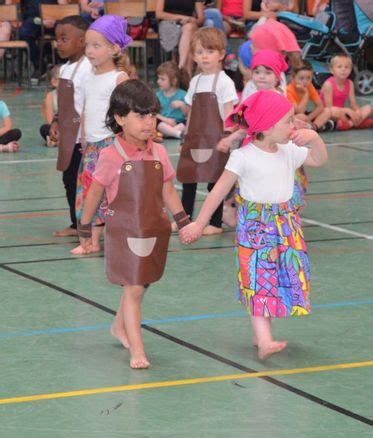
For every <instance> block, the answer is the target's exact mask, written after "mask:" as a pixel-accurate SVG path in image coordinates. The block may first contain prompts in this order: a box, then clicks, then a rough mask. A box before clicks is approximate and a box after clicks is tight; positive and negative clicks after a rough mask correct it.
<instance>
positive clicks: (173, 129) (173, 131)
mask: <svg viewBox="0 0 373 438" xmlns="http://www.w3.org/2000/svg"><path fill="white" fill-rule="evenodd" d="M178 126H179V125H176V126H171V125H168V124H167V123H165V122H160V123H159V124H158V126H157V129H158V131H160V132H161V133H162V134H164V135H166V136H167V137H174V138H181V134H182V133H183V131H182V130H180V128H178Z"/></svg>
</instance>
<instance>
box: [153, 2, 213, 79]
mask: <svg viewBox="0 0 373 438" xmlns="http://www.w3.org/2000/svg"><path fill="white" fill-rule="evenodd" d="M155 14H156V17H157V19H158V20H159V21H160V23H159V37H160V41H161V45H162V47H163V48H164V49H165V50H166V51H167V52H170V51H172V50H173V49H174V48H175V47H176V46H177V45H179V47H178V49H179V63H178V65H179V68H180V69H184V70H185V71H186V72H187V73H188V75H189V76H191V75H192V67H193V58H192V54H191V52H190V42H191V39H192V36H193V34H194V33H195V32H196V30H197V29H198V26H202V24H203V23H204V20H205V15H204V10H203V2H202V0H184V1H183V2H180V0H157V6H156V11H155Z"/></svg>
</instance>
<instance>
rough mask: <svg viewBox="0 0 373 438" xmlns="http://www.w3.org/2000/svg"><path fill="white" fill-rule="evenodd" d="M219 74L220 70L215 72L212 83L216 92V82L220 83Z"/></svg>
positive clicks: (213, 90)
mask: <svg viewBox="0 0 373 438" xmlns="http://www.w3.org/2000/svg"><path fill="white" fill-rule="evenodd" d="M219 75H220V71H218V72H217V73H215V77H214V83H213V84H212V92H213V93H215V94H216V84H217V83H218V79H219Z"/></svg>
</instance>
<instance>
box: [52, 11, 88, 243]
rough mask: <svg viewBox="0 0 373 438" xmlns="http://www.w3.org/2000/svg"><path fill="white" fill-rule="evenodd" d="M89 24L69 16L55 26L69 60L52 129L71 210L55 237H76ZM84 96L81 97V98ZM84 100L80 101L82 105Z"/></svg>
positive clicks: (60, 50) (63, 54)
mask: <svg viewBox="0 0 373 438" xmlns="http://www.w3.org/2000/svg"><path fill="white" fill-rule="evenodd" d="M87 29H88V23H87V22H86V21H85V20H84V19H83V18H82V17H80V16H78V15H74V16H70V17H66V18H64V19H62V20H61V21H59V22H58V24H57V26H56V42H57V51H58V55H59V56H60V57H61V58H62V59H67V63H66V64H64V65H63V66H62V67H61V72H60V78H59V85H58V112H57V115H56V116H55V118H54V120H53V122H52V125H51V127H50V132H49V135H50V137H51V139H52V140H54V141H57V140H58V159H57V170H60V171H62V172H63V173H62V180H63V183H64V186H65V190H66V198H67V202H68V204H69V207H70V219H71V225H70V226H69V227H67V228H64V229H63V230H60V231H56V232H55V233H54V236H56V237H65V236H75V235H76V234H77V232H76V228H77V222H76V215H75V197H76V181H77V175H78V170H79V164H80V159H81V156H82V154H81V145H80V135H79V130H80V113H81V108H80V106H81V104H82V102H83V97H82V96H83V95H82V93H81V88H82V85H83V82H84V73H85V72H87V71H89V69H90V68H91V65H90V62H89V61H88V59H87V58H86V57H85V56H84V49H85V42H84V35H85V32H86V30H87ZM79 96H81V98H79ZM80 101H81V102H80Z"/></svg>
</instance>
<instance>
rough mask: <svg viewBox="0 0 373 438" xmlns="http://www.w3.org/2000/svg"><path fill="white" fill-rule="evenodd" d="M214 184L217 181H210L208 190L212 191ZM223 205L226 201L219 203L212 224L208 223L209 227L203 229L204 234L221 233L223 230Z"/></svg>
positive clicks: (211, 220)
mask: <svg viewBox="0 0 373 438" xmlns="http://www.w3.org/2000/svg"><path fill="white" fill-rule="evenodd" d="M214 186H215V183H208V185H207V190H208V191H209V192H211V190H212V189H213V188H214ZM223 207H224V202H222V203H221V204H219V207H218V208H217V209H216V210H215V211H214V213H213V215H212V216H211V219H210V225H207V227H205V228H204V230H203V235H204V236H208V235H213V234H220V233H222V232H223V228H222V223H223V220H222V218H223Z"/></svg>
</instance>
